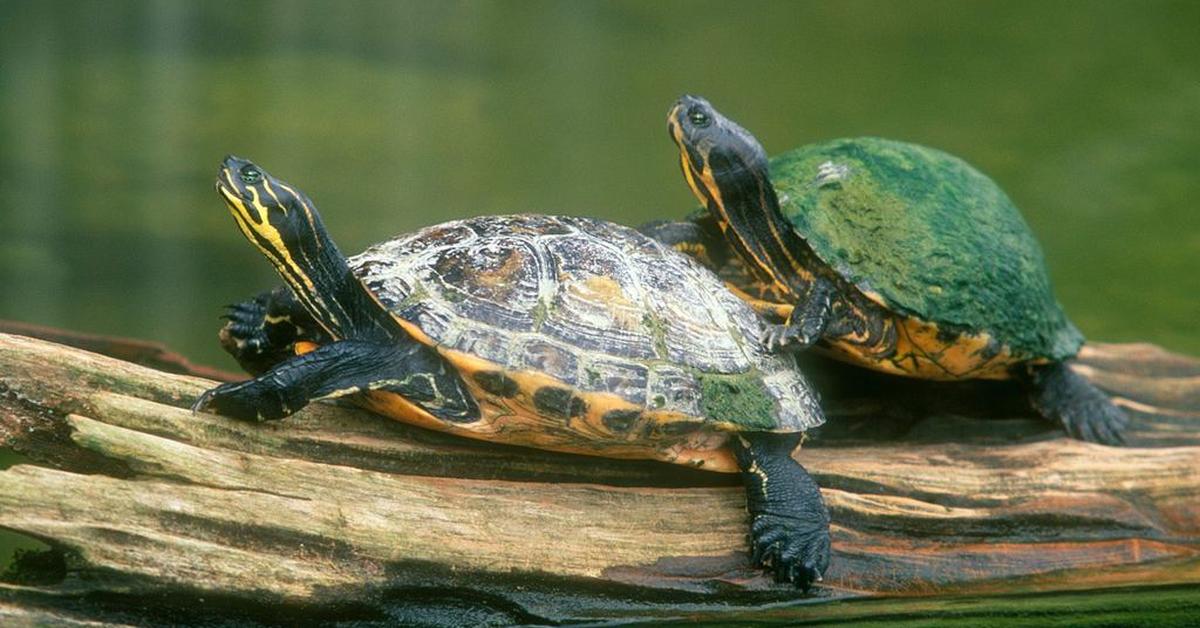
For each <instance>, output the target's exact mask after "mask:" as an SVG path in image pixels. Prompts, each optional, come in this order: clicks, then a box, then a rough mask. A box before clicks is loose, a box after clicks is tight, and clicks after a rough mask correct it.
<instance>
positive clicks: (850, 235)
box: [771, 137, 1083, 360]
mask: <svg viewBox="0 0 1200 628" xmlns="http://www.w3.org/2000/svg"><path fill="white" fill-rule="evenodd" d="M771 181H772V183H773V184H774V185H775V189H776V190H777V191H779V192H782V194H781V195H780V199H779V200H780V203H779V204H780V209H781V210H782V212H783V215H784V217H785V218H786V219H787V220H788V221H789V222H790V223H791V224H792V225H794V226H795V229H796V231H797V232H798V233H802V234H804V236H805V240H806V241H807V242H808V244H809V245H810V246H812V248H813V250H814V251H815V252H816V254H817V255H818V256H819V257H820V258H821V259H822V260H825V261H826V262H827V263H828V264H829V265H831V266H832V267H834V268H835V269H837V271H838V272H839V274H841V275H842V276H844V277H845V278H846V279H848V280H849V281H850V282H851V283H853V284H855V285H856V286H858V287H859V288H860V289H862V290H863V291H865V292H873V293H875V294H878V295H879V296H880V297H881V298H882V300H883V301H884V303H885V304H886V305H887V306H888V307H889V308H890V309H894V310H897V311H899V312H903V313H906V314H910V315H912V316H915V317H917V318H920V319H922V320H927V321H931V322H934V323H938V324H939V325H941V326H945V327H950V328H953V329H963V330H971V331H973V332H985V333H988V334H989V335H991V336H992V337H993V338H995V339H996V340H997V341H998V342H999V343H1001V344H1002V345H1005V346H1007V347H1009V348H1010V349H1011V350H1012V351H1014V352H1016V353H1019V354H1022V355H1026V356H1036V357H1044V358H1049V359H1053V360H1062V359H1065V358H1069V357H1072V356H1074V355H1075V354H1076V353H1077V352H1078V351H1079V347H1080V345H1082V344H1083V336H1082V334H1080V333H1079V331H1078V330H1077V329H1075V326H1074V325H1072V324H1071V323H1070V322H1069V321H1068V320H1067V318H1066V315H1065V314H1064V313H1063V311H1062V308H1061V307H1060V306H1059V304H1058V302H1057V301H1056V300H1055V298H1054V294H1053V292H1052V291H1051V288H1050V279H1049V276H1048V275H1047V273H1046V268H1045V262H1044V261H1043V258H1042V249H1041V247H1040V246H1039V245H1038V243H1037V240H1036V239H1034V237H1033V234H1032V233H1031V232H1030V230H1029V227H1028V225H1026V224H1025V220H1024V219H1023V218H1022V217H1021V213H1020V212H1019V211H1018V210H1017V208H1016V207H1015V206H1014V205H1013V204H1012V201H1010V200H1009V198H1008V196H1007V195H1006V194H1005V193H1004V191H1003V190H1001V189H1000V188H999V186H997V185H996V184H995V183H994V182H992V180H991V179H989V178H988V177H987V176H986V175H984V174H983V173H981V172H979V171H978V170H976V169H975V168H972V167H971V166H970V165H969V164H967V163H966V162H965V161H963V160H961V159H959V158H957V157H954V156H952V155H949V154H946V153H944V152H942V151H939V150H936V149H932V148H927V147H924V146H918V145H916V144H908V143H905V142H897V141H893V140H887V139H881V138H873V137H863V138H852V139H839V140H833V141H830V142H824V143H821V144H812V145H808V146H803V147H801V148H797V149H795V150H791V151H788V152H786V153H783V154H782V155H779V156H777V157H775V158H774V159H772V160H771Z"/></svg>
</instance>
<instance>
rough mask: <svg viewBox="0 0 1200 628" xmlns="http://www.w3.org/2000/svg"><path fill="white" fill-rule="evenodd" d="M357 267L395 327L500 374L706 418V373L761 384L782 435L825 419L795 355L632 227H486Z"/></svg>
mask: <svg viewBox="0 0 1200 628" xmlns="http://www.w3.org/2000/svg"><path fill="white" fill-rule="evenodd" d="M350 261H351V267H352V268H353V269H354V270H355V273H356V274H357V275H358V276H359V277H360V278H361V279H362V280H363V282H364V283H365V284H366V285H367V286H368V287H369V288H370V289H371V290H372V291H373V292H374V293H375V294H376V296H377V297H378V298H379V299H380V301H381V302H382V303H383V304H384V306H385V307H387V308H389V309H390V310H391V311H392V312H393V313H394V314H396V315H397V316H398V317H400V318H402V319H404V320H407V321H409V322H411V323H413V324H415V325H416V326H417V327H419V328H420V329H421V330H422V331H423V332H424V333H426V334H428V335H429V336H430V337H431V338H432V339H433V340H435V341H436V342H438V343H439V344H441V345H443V346H445V347H447V348H450V349H454V350H458V351H462V352H465V353H470V354H472V355H476V356H478V357H480V358H483V359H485V360H487V361H490V362H494V363H496V364H497V365H498V366H499V367H500V368H501V369H505V370H512V371H520V370H526V371H536V372H540V373H544V374H546V375H549V376H551V377H554V378H555V379H557V380H560V381H561V382H563V383H564V384H567V385H570V386H573V387H575V388H576V389H578V390H580V391H584V392H597V393H613V394H616V395H618V396H620V397H621V398H623V399H625V400H627V401H629V402H631V403H634V404H637V405H639V406H644V407H647V408H650V409H655V410H665V411H673V412H679V413H682V414H686V415H688V416H696V417H702V416H703V412H702V409H701V408H702V404H701V395H702V390H701V386H700V385H699V382H698V380H697V375H698V374H742V373H749V374H754V373H757V374H759V375H758V377H761V380H762V381H763V383H764V386H765V387H766V390H767V393H768V394H769V395H770V397H772V398H773V400H774V403H775V405H776V406H777V408H778V410H779V412H778V414H779V418H778V421H779V424H778V425H777V426H775V428H774V429H777V430H781V431H783V430H787V431H791V430H804V429H808V428H811V427H814V426H815V425H816V424H819V422H820V421H821V414H820V411H819V410H818V409H817V407H816V399H815V397H814V395H813V393H812V391H811V389H810V388H809V387H808V385H807V383H806V382H805V381H804V380H803V378H802V377H801V376H800V375H799V374H798V373H797V372H796V371H795V369H794V368H793V367H792V365H791V364H790V363H789V362H787V361H786V360H787V358H780V357H776V356H772V355H769V354H768V353H766V352H765V351H764V350H763V349H762V348H761V347H760V346H759V344H758V342H757V338H758V336H759V331H760V326H761V322H760V321H759V319H758V317H757V316H756V315H755V314H754V312H753V311H752V310H751V309H750V308H749V307H748V306H747V305H745V304H744V303H743V302H742V301H741V300H740V299H738V298H737V297H736V296H734V295H733V294H731V293H730V292H729V291H728V290H726V289H725V287H724V285H723V284H722V283H721V281H720V279H718V278H717V277H716V276H715V275H713V274H712V273H711V272H709V271H708V270H706V269H704V268H702V267H701V266H700V265H699V264H697V263H696V262H694V261H693V260H692V259H691V258H689V257H687V256H685V255H681V254H679V253H677V252H675V251H673V250H671V249H668V248H666V247H664V246H662V245H661V244H659V243H658V242H656V241H654V240H651V239H649V238H647V237H645V236H643V235H641V234H640V233H638V232H636V231H634V230H632V229H628V228H626V227H622V226H619V225H615V224H612V223H608V222H603V221H598V220H593V219H588V218H575V217H554V216H538V215H514V216H488V217H480V218H472V219H467V220H461V221H455V222H450V223H446V224H442V225H437V226H434V227H430V228H427V229H425V230H422V231H420V232H418V233H415V234H412V235H408V236H402V237H399V238H396V239H393V240H390V241H387V242H383V243H381V244H378V245H376V246H374V247H371V248H370V249H368V250H367V251H365V252H363V253H362V254H360V255H358V256H356V257H354V258H352V259H351V260H350ZM707 418H715V419H716V420H719V421H721V422H725V423H729V424H733V425H736V424H737V423H738V421H739V417H736V416H731V417H707ZM619 419H620V417H614V418H613V419H612V421H613V424H619V423H620V422H621V421H620V420H619Z"/></svg>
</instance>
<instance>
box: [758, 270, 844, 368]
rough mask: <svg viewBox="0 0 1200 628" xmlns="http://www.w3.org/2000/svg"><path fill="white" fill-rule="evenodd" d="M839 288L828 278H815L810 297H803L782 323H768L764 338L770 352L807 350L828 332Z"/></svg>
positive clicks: (763, 340)
mask: <svg viewBox="0 0 1200 628" xmlns="http://www.w3.org/2000/svg"><path fill="white" fill-rule="evenodd" d="M835 290H836V288H835V287H834V285H833V284H832V283H831V282H829V281H828V280H826V279H822V278H819V277H818V278H817V279H815V280H814V281H813V283H812V286H811V288H810V289H809V291H808V295H807V297H806V298H803V299H801V300H800V301H799V302H798V303H797V304H796V306H795V308H794V309H793V310H792V313H791V315H790V316H788V319H787V321H785V322H784V323H782V324H767V325H765V326H764V327H763V333H762V337H761V338H760V340H761V341H762V343H763V345H764V346H765V347H766V348H767V350H768V351H772V352H779V351H783V350H791V351H798V350H801V349H807V348H808V347H811V346H812V345H813V344H815V343H816V342H817V341H818V340H820V339H821V337H822V336H824V335H825V332H826V330H827V329H828V327H829V324H830V322H831V321H832V320H833V318H834V316H833V299H834V294H835Z"/></svg>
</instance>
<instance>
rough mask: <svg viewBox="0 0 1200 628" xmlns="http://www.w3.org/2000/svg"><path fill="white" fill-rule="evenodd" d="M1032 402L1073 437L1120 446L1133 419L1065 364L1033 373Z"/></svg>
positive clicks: (1058, 363)
mask: <svg viewBox="0 0 1200 628" xmlns="http://www.w3.org/2000/svg"><path fill="white" fill-rule="evenodd" d="M1029 382H1030V386H1031V390H1030V399H1031V401H1032V402H1033V405H1034V407H1035V408H1037V410H1038V411H1039V412H1040V413H1041V414H1042V416H1044V417H1045V418H1046V419H1048V420H1051V421H1054V422H1057V423H1061V424H1062V426H1063V429H1064V430H1066V432H1067V434H1069V435H1070V436H1071V437H1072V438H1077V439H1079V440H1084V441H1088V442H1090V443H1100V444H1102V445H1111V446H1119V445H1123V444H1125V436H1124V432H1125V430H1126V428H1128V427H1129V416H1128V415H1126V414H1125V412H1124V411H1123V410H1121V409H1120V408H1118V407H1117V406H1116V405H1114V404H1113V402H1112V400H1111V399H1109V398H1108V395H1105V394H1104V393H1103V392H1102V391H1101V390H1100V389H1099V388H1096V387H1095V386H1093V385H1092V383H1091V382H1089V381H1087V380H1086V379H1084V378H1083V377H1082V376H1081V375H1079V374H1078V373H1076V372H1075V371H1073V370H1071V368H1070V367H1069V366H1067V365H1066V364H1065V363H1062V362H1056V363H1054V364H1048V365H1045V366H1035V367H1033V368H1032V369H1031V370H1030V374H1029Z"/></svg>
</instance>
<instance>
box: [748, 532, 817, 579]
mask: <svg viewBox="0 0 1200 628" xmlns="http://www.w3.org/2000/svg"><path fill="white" fill-rule="evenodd" d="M813 519H814V520H811V521H810V520H803V519H797V518H794V517H784V516H780V515H770V514H764V515H757V516H756V517H754V521H753V522H751V524H750V562H752V563H753V564H754V565H755V566H758V567H763V568H764V569H767V570H768V571H770V572H771V573H772V574H773V575H774V576H775V582H787V583H792V584H794V585H795V586H796V587H797V588H799V589H801V590H803V591H808V590H809V589H810V588H811V587H812V585H813V583H814V582H819V581H820V580H821V577H822V575H823V574H824V573H825V570H826V569H828V568H829V555H830V545H829V522H828V521H827V520H821V518H820V517H815V518H813Z"/></svg>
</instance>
